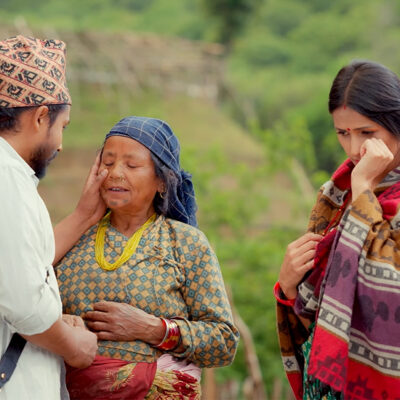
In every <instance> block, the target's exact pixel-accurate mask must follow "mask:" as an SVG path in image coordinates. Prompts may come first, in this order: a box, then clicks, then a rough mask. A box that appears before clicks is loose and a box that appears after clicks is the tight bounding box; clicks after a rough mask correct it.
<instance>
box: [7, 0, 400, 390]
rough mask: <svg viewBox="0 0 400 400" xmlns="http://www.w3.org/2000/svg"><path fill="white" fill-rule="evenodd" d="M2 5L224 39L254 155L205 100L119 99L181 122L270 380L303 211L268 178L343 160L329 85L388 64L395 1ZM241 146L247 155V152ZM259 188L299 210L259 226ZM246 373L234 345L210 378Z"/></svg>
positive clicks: (397, 30)
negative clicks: (364, 63) (296, 166)
mask: <svg viewBox="0 0 400 400" xmlns="http://www.w3.org/2000/svg"><path fill="white" fill-rule="evenodd" d="M0 10H1V12H0V21H2V22H4V23H7V22H10V21H12V20H13V19H14V18H15V17H16V16H18V15H22V16H23V17H24V18H25V20H26V21H27V22H28V23H29V25H31V26H33V27H34V26H40V27H49V28H52V27H53V28H56V29H57V30H63V29H65V30H87V29H89V30H102V31H134V32H146V33H156V34H162V35H169V36H179V37H183V38H186V39H193V40H205V41H215V40H220V41H222V42H224V43H226V44H228V51H227V52H226V60H225V61H226V77H225V82H224V83H225V85H226V90H225V91H224V95H223V97H222V98H221V108H222V110H224V111H225V112H226V113H228V115H230V116H231V117H232V118H233V119H235V120H236V121H237V122H239V124H241V126H242V127H244V128H245V129H246V130H247V132H248V133H250V135H252V137H253V139H255V140H256V142H257V146H258V147H259V148H260V151H261V152H262V157H263V160H262V161H257V162H256V163H250V162H248V159H247V160H246V159H241V160H239V159H237V152H238V151H242V149H243V150H245V149H246V147H247V144H248V142H246V141H245V139H244V137H243V139H241V136H240V134H238V135H237V137H236V138H237V139H238V141H235V140H232V139H231V135H232V131H233V129H234V128H233V127H232V124H227V123H226V121H225V120H223V121H222V120H221V119H219V117H217V113H218V111H217V110H214V109H212V107H210V108H207V107H204V106H203V105H201V104H194V103H193V104H192V103H190V102H189V101H186V100H182V101H180V102H176V103H175V104H174V101H171V99H170V98H169V99H162V98H160V96H159V95H158V94H154V93H140V94H139V95H138V98H137V99H132V98H131V99H130V102H131V103H130V107H131V109H132V110H135V112H134V113H135V114H142V115H153V116H155V117H161V118H164V119H166V120H167V121H169V122H170V119H171V117H172V116H174V118H175V121H176V123H177V124H178V125H179V124H181V125H180V128H178V130H177V133H178V136H179V137H180V138H182V139H183V140H182V142H183V146H182V149H183V154H182V159H183V166H184V167H185V168H186V169H187V170H189V171H194V172H195V174H194V176H193V179H194V182H195V186H196V189H197V196H198V203H199V206H200V223H201V227H202V229H203V230H204V231H205V233H206V234H207V236H208V237H209V239H210V241H211V243H212V245H213V246H214V247H215V250H216V251H217V254H218V256H219V259H220V262H221V266H222V269H223V273H224V276H225V280H226V282H227V283H228V284H229V285H230V286H231V288H232V291H233V294H234V300H235V304H236V306H237V308H238V310H239V312H240V314H241V315H242V317H243V319H244V320H245V321H246V323H247V324H248V325H249V327H250V329H251V332H252V333H253V335H254V340H255V345H256V348H257V352H258V356H259V359H260V363H261V367H262V371H263V375H264V378H265V381H266V383H267V386H268V389H269V390H271V383H272V380H273V378H274V377H275V376H280V377H282V376H283V371H282V367H281V362H280V357H279V354H278V345H277V341H276V334H275V322H274V320H275V315H274V313H275V310H274V298H273V296H272V295H271V291H272V286H273V283H274V282H275V280H276V277H277V274H278V270H279V266H280V262H281V260H282V257H283V254H284V251H285V248H286V245H287V243H288V242H290V241H292V240H293V239H295V238H296V237H297V236H299V235H300V234H301V233H302V232H301V230H300V229H299V228H298V226H299V225H298V224H297V222H299V221H300V222H301V221H303V220H304V217H305V215H306V214H307V212H306V211H305V208H306V206H305V204H304V199H303V196H302V192H301V191H300V190H299V187H297V186H296V185H294V186H293V187H292V188H291V189H290V191H289V190H287V188H286V191H285V184H284V183H283V181H279V182H278V183H277V184H276V182H275V181H273V176H274V174H276V173H277V172H278V171H284V173H285V174H286V175H289V176H290V177H292V179H293V177H295V175H294V174H292V168H293V163H292V161H293V159H296V160H297V161H298V162H299V163H300V164H301V165H302V167H303V168H304V169H305V170H306V172H307V174H308V177H309V178H310V180H311V182H312V183H313V184H314V187H315V188H316V187H318V186H319V185H320V184H321V183H323V182H324V181H325V180H326V179H327V178H328V177H329V175H330V173H332V171H333V170H334V169H335V167H336V166H337V165H338V164H339V163H340V162H341V161H342V160H343V159H344V153H343V151H342V150H341V148H340V146H339V145H338V143H337V140H336V135H335V133H334V130H333V127H332V121H331V117H330V115H329V113H328V108H327V101H328V94H329V90H330V85H331V82H332V80H333V78H334V76H335V74H336V73H337V71H338V70H339V69H340V68H341V67H342V66H343V65H345V64H347V63H348V62H350V61H351V60H353V59H371V60H374V61H378V62H381V63H383V64H385V65H387V66H388V67H389V68H391V69H392V70H394V71H395V72H400V52H399V51H398V38H399V37H400V2H398V1H396V0H382V1H379V2H377V1H376V0H363V1H362V2H357V1H351V0H336V1H329V0H303V1H298V0H185V1H182V0H90V1H86V2H84V1H81V0H69V1H68V2H66V1H64V0H51V1H50V0H36V1H35V2H32V1H28V0H1V1H0ZM21 10H23V13H21ZM72 89H74V88H72ZM113 90H115V98H114V97H112V96H111V100H110V98H109V97H107V96H110V95H109V94H108V95H107V96H105V95H104V96H103V95H102V94H101V93H100V94H98V93H97V94H96V93H93V91H91V90H80V91H79V92H80V94H81V96H80V102H79V103H78V104H77V103H75V105H74V107H73V116H72V123H71V127H70V128H68V131H67V132H66V136H65V139H66V146H80V147H81V146H86V147H91V146H94V145H95V146H98V145H99V144H100V143H101V140H102V138H103V135H104V131H105V129H107V128H108V127H110V126H111V125H112V124H114V123H115V121H116V120H117V119H118V118H119V117H120V116H122V115H123V114H127V113H128V112H129V107H128V110H127V109H123V110H119V111H120V112H119V111H118V110H115V106H114V105H115V104H121V103H124V102H125V99H126V98H124V96H125V94H122V97H121V96H120V95H121V93H119V90H120V89H119V88H113ZM183 107H184V109H185V112H184V113H183V112H182V109H183ZM194 110H195V111H194ZM214 118H215V120H214ZM210 121H212V123H211V122H210ZM216 121H217V122H216ZM221 121H222V122H221ZM207 124H209V126H211V127H212V128H213V129H209V126H208V127H207ZM188 127H192V129H190V128H188ZM82 132H85V135H83V134H82ZM215 132H218V135H215ZM189 134H191V136H190V137H189V136H187V137H186V136H185V135H189ZM204 134H209V135H211V136H212V135H214V136H218V137H219V138H221V141H222V144H221V143H219V144H218V143H217V144H214V145H209V143H210V138H211V137H206V138H203V136H202V135H204ZM241 140H242V142H243V143H244V144H242V145H236V143H238V142H239V143H240V141H241ZM247 140H248V138H247ZM94 143H95V144H94ZM191 144H192V145H191ZM250 147H251V146H249V149H248V154H251V152H254V153H255V151H254V150H253V148H251V149H250ZM234 148H235V149H236V150H235V149H234ZM234 151H236V153H233V152H234ZM232 154H235V156H233V157H232ZM257 157H259V153H257ZM248 158H249V157H248ZM271 195H280V196H281V198H282V199H283V200H284V201H282V207H281V209H280V210H279V211H278V217H279V218H281V219H282V220H283V219H284V217H287V215H286V214H287V210H286V208H285V207H286V204H287V203H288V202H289V203H291V204H292V205H293V207H298V215H299V216H301V218H296V217H293V216H290V215H289V219H290V218H291V219H292V223H291V224H288V223H282V222H281V223H280V224H278V223H276V222H274V223H271V221H270V220H271V219H272V217H273V215H271V213H270V214H269V215H268V216H267V217H266V214H265V210H266V208H267V206H269V205H270V200H269V199H270V198H271V197H270V196H271ZM285 202H286V203H285ZM307 206H308V205H307ZM293 207H292V209H293ZM287 208H290V207H287ZM286 221H287V218H286ZM245 373H246V372H245V363H244V356H243V349H242V348H239V352H238V356H237V358H236V360H235V362H234V364H233V366H231V367H228V368H224V369H222V370H221V371H219V378H220V379H221V380H224V379H232V378H238V379H240V380H241V381H243V379H244V377H245Z"/></svg>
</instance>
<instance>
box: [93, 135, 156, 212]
mask: <svg viewBox="0 0 400 400" xmlns="http://www.w3.org/2000/svg"><path fill="white" fill-rule="evenodd" d="M103 169H107V170H108V175H107V178H106V180H105V181H104V183H103V185H102V187H101V195H102V197H103V199H104V201H105V203H106V205H107V206H108V208H110V209H111V210H113V211H114V210H115V211H117V210H120V211H124V212H128V213H142V212H143V211H145V212H146V213H147V214H149V213H150V212H151V213H152V212H154V209H153V199H154V196H155V194H156V192H157V191H159V192H162V191H163V185H162V182H161V180H160V179H159V178H158V177H157V176H156V173H155V169H154V163H153V160H152V159H151V155H150V150H148V149H147V148H146V147H144V146H143V145H142V144H140V143H139V142H137V141H136V140H133V139H130V138H126V137H123V136H111V137H110V138H108V139H107V141H106V142H105V144H104V149H103V155H102V159H101V165H100V171H101V170H103Z"/></svg>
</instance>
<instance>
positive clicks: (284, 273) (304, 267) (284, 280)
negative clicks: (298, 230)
mask: <svg viewBox="0 0 400 400" xmlns="http://www.w3.org/2000/svg"><path fill="white" fill-rule="evenodd" d="M321 239H322V236H321V235H317V234H315V233H310V232H308V233H306V234H305V235H303V236H301V237H300V238H299V239H297V240H295V241H294V242H292V243H290V244H289V245H288V247H287V249H286V253H285V257H284V259H283V263H282V266H281V271H280V274H279V284H280V287H281V289H282V291H283V293H284V294H285V296H286V297H287V298H288V299H294V298H295V297H296V295H297V285H298V284H299V283H300V281H301V280H302V279H303V277H304V275H305V273H306V272H307V271H309V270H310V269H311V268H313V266H314V257H315V249H316V247H317V245H318V243H319V241H320V240H321Z"/></svg>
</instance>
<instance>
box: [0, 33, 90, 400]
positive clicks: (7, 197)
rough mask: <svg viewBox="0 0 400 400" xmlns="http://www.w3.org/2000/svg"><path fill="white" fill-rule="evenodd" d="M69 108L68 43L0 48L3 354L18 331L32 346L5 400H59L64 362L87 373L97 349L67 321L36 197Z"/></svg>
mask: <svg viewBox="0 0 400 400" xmlns="http://www.w3.org/2000/svg"><path fill="white" fill-rule="evenodd" d="M70 104H71V99H70V95H69V93H68V90H67V88H66V85H65V45H64V43H63V42H60V41H55V40H46V41H41V40H38V39H33V38H26V37H23V36H17V37H14V38H11V39H7V40H4V41H0V187H1V196H0V227H1V230H0V351H1V354H2V355H3V354H4V352H5V351H6V349H7V346H8V345H9V343H10V340H11V337H12V335H13V333H14V332H17V333H19V334H20V335H22V336H23V337H24V338H25V339H26V340H27V341H28V342H27V343H26V345H25V347H24V349H23V351H22V354H21V356H20V358H19V360H18V363H17V366H16V369H15V371H14V372H13V374H12V376H11V378H10V380H9V381H8V382H7V383H6V384H5V385H4V387H3V388H2V390H1V392H0V399H2V400H3V399H7V400H8V399H11V400H19V399H21V400H25V399H38V400H39V399H40V400H55V399H59V398H60V371H61V366H62V358H61V357H63V358H64V360H65V361H66V363H68V364H70V365H72V366H75V367H87V366H89V365H90V364H91V362H92V361H93V359H94V356H95V353H96V350H97V340H96V335H95V334H93V333H91V332H89V331H88V330H86V329H85V328H84V325H83V323H82V321H81V320H80V321H79V320H78V321H74V323H72V324H67V323H66V322H64V321H63V319H62V314H61V301H60V297H59V292H58V287H57V281H56V278H55V276H54V272H53V267H52V262H53V259H54V256H55V245H54V234H53V229H52V225H51V222H50V218H49V215H48V212H47V209H46V207H45V205H44V203H43V201H42V199H41V198H40V196H39V194H38V192H37V184H38V180H39V178H41V177H43V176H44V173H45V169H46V167H47V165H48V164H49V162H50V161H51V160H52V159H53V158H54V155H55V154H57V152H58V151H60V150H61V147H62V132H63V129H64V128H65V127H66V126H67V124H68V122H69V113H70ZM74 324H75V325H76V326H73V325H74ZM59 356H61V357H59ZM0 379H3V377H2V376H0Z"/></svg>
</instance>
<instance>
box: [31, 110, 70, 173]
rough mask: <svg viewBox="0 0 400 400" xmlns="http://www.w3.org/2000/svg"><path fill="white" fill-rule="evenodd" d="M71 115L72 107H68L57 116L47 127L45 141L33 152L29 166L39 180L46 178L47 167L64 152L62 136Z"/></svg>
mask: <svg viewBox="0 0 400 400" xmlns="http://www.w3.org/2000/svg"><path fill="white" fill-rule="evenodd" d="M69 113H70V106H67V107H66V108H65V109H63V110H62V111H60V112H59V113H58V114H57V117H56V120H55V121H54V123H53V124H52V125H51V126H48V127H47V132H46V135H45V139H44V141H43V142H42V143H40V144H39V145H38V146H37V147H36V148H35V149H34V150H33V151H32V154H31V157H30V163H29V164H30V166H31V167H32V169H33V170H34V171H35V175H36V176H37V177H38V178H39V179H42V178H43V177H44V176H45V174H46V168H47V166H48V165H49V164H50V162H51V161H52V160H53V159H54V158H55V157H56V155H57V154H58V152H59V151H61V150H62V134H63V130H64V129H65V127H66V126H67V125H68V123H69Z"/></svg>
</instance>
